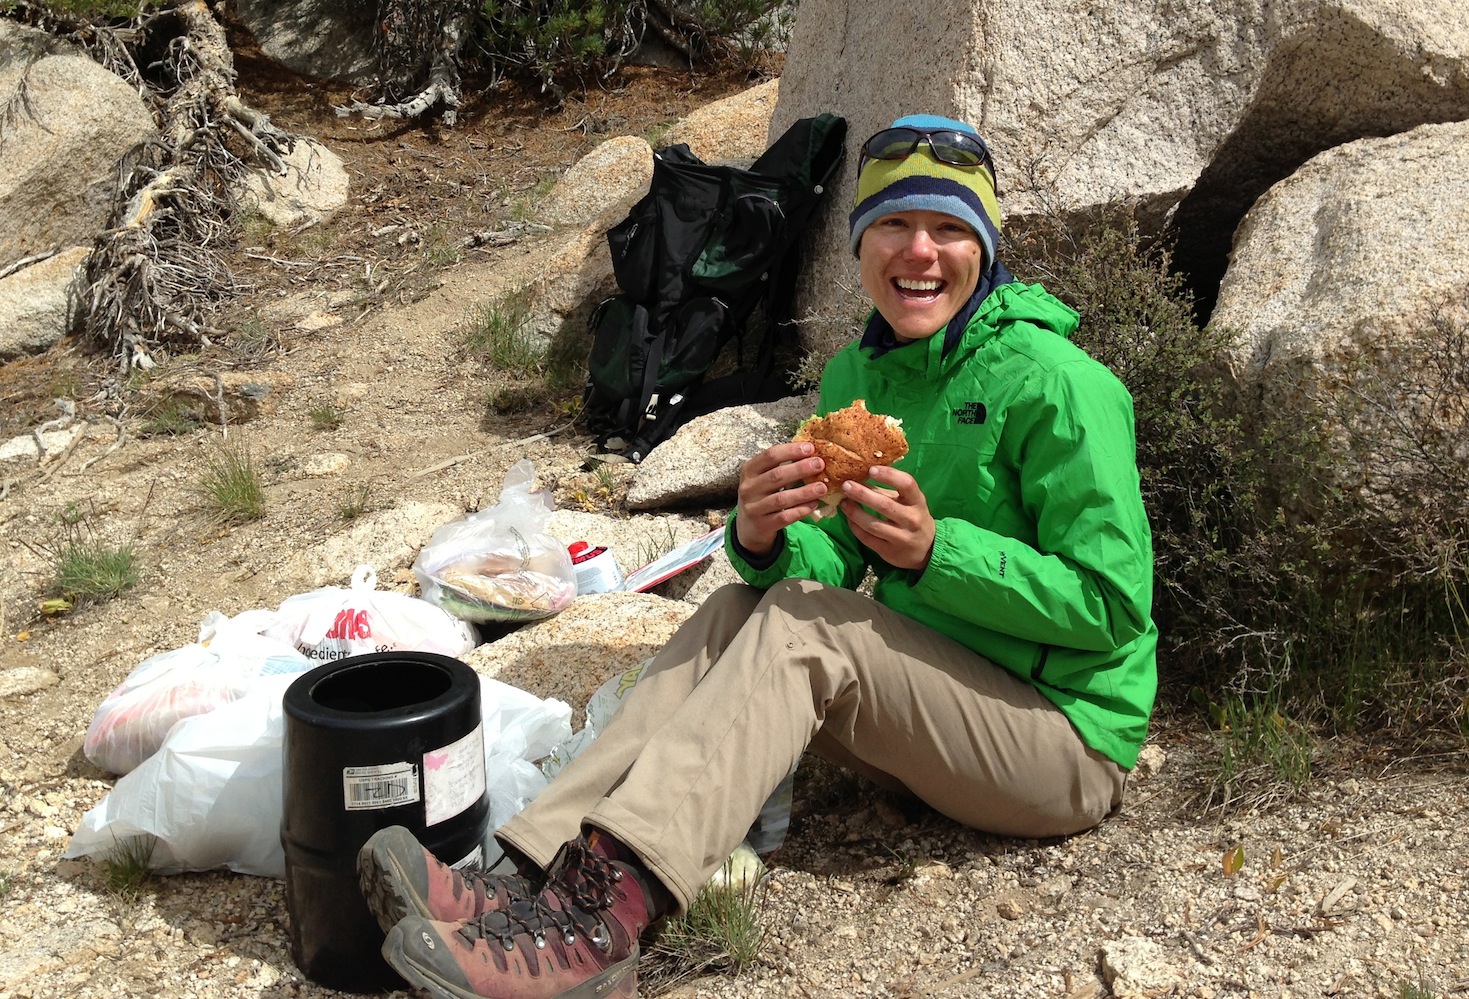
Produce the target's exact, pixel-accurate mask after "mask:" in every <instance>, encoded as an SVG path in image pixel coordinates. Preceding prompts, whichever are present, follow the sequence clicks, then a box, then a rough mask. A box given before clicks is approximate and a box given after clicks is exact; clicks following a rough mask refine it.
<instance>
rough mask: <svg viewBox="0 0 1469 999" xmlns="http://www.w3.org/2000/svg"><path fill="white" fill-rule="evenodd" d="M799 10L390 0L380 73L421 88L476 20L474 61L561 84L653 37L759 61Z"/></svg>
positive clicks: (602, 72)
mask: <svg viewBox="0 0 1469 999" xmlns="http://www.w3.org/2000/svg"><path fill="white" fill-rule="evenodd" d="M793 10H794V4H793V3H791V2H789V0H673V2H671V3H665V2H661V0H660V2H650V0H436V2H433V3H421V2H410V0H381V2H380V3H379V5H378V20H379V22H380V23H383V24H391V25H392V26H393V30H392V31H391V32H390V33H389V35H388V36H387V37H385V38H384V39H383V40H382V44H381V45H380V51H379V69H380V76H381V78H382V79H383V80H384V81H385V85H386V91H387V96H389V97H390V98H391V99H394V100H397V99H401V98H402V97H403V96H405V95H406V94H408V93H410V92H413V91H416V90H417V89H419V88H420V87H421V85H422V82H423V79H424V77H425V75H426V73H427V71H428V69H429V60H428V59H427V58H426V56H425V54H426V53H431V52H433V51H435V48H436V47H437V46H439V45H442V43H443V37H442V34H443V28H444V25H446V24H450V23H462V22H463V21H466V20H468V21H472V22H473V28H472V32H473V39H472V41H473V44H472V45H471V46H467V47H466V51H465V53H464V54H465V56H466V57H467V58H466V60H465V61H466V64H468V65H470V66H472V65H473V64H474V63H475V61H476V60H477V61H478V62H479V63H480V65H482V66H483V67H484V68H486V69H488V70H489V71H490V73H491V74H492V75H496V76H499V75H524V76H530V77H532V78H534V79H538V80H539V81H540V82H541V84H542V87H543V89H548V90H553V91H556V92H558V93H559V92H561V91H563V90H564V89H565V87H567V86H568V85H570V84H572V83H573V82H576V83H579V84H580V86H581V87H582V88H585V87H586V86H587V85H589V84H595V83H596V82H597V81H599V80H601V79H602V78H603V77H605V76H606V75H607V74H608V73H609V72H610V71H612V70H614V69H615V68H616V67H617V66H618V65H619V64H620V63H621V61H622V60H623V59H625V58H626V57H627V56H629V55H631V54H632V52H633V51H634V50H635V49H636V48H637V47H638V45H639V44H640V43H641V42H642V40H643V39H644V38H646V37H658V38H660V39H662V40H663V41H664V42H666V43H667V44H669V45H670V46H672V47H674V48H678V49H682V50H683V51H684V53H685V54H686V56H687V57H688V60H689V62H690V64H691V65H703V64H708V63H711V62H714V61H717V60H720V59H723V58H728V57H734V58H742V59H745V60H747V61H749V60H751V59H752V57H753V55H754V54H758V53H759V52H762V51H764V50H765V49H767V48H769V47H772V46H774V45H776V44H778V43H779V42H780V41H781V40H782V38H783V37H784V36H785V35H786V34H787V33H788V32H789V27H790V21H791V19H792V16H793Z"/></svg>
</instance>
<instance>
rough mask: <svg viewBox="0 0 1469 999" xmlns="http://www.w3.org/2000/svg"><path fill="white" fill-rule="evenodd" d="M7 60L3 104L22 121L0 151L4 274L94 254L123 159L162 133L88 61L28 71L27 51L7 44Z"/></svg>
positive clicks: (48, 61)
mask: <svg viewBox="0 0 1469 999" xmlns="http://www.w3.org/2000/svg"><path fill="white" fill-rule="evenodd" d="M11 37H12V38H13V37H14V36H11ZM7 52H8V53H10V54H11V55H12V58H11V59H10V60H9V61H8V62H6V63H4V65H0V100H8V101H11V102H12V104H11V106H12V107H13V108H14V109H15V111H14V113H13V114H12V115H11V116H10V118H9V120H8V121H7V122H6V124H5V130H4V142H3V143H0V218H3V219H4V220H5V225H4V226H3V227H0V266H4V265H6V264H10V263H13V262H14V261H16V260H19V259H21V258H23V257H28V256H31V255H33V254H35V253H38V252H41V251H45V250H52V249H56V248H57V247H63V246H73V245H77V244H85V245H91V243H92V240H93V239H94V238H95V236H96V234H97V232H98V231H99V230H101V229H103V228H105V227H106V225H107V218H108V214H109V212H110V211H111V208H112V193H113V187H114V184H115V179H116V167H117V160H118V157H119V156H121V155H122V154H123V152H125V151H126V150H127V149H129V148H130V147H132V146H133V145H134V144H135V143H138V142H141V141H142V140H144V139H146V138H149V137H150V136H152V135H154V134H155V133H156V130H155V128H154V124H153V118H152V115H151V114H150V113H149V111H148V107H147V105H145V104H144V103H143V100H142V98H140V97H139V96H138V95H137V94H136V93H135V92H134V91H133V89H132V88H131V87H129V86H128V85H127V84H126V83H124V82H123V81H122V80H121V79H119V78H118V77H116V76H113V75H112V74H111V73H109V72H107V71H106V70H105V69H103V68H102V67H101V66H99V65H97V63H95V62H93V61H92V60H91V59H88V58H86V57H85V56H80V55H66V54H62V55H43V56H42V57H41V58H39V59H37V60H36V61H35V62H28V60H27V58H26V53H25V46H23V45H19V46H18V45H17V44H14V43H7V44H0V55H3V54H5V53H7Z"/></svg>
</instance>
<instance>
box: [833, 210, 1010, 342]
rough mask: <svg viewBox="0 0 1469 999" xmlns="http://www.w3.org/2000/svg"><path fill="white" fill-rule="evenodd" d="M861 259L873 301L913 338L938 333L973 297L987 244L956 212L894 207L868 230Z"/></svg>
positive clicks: (903, 337) (901, 333)
mask: <svg viewBox="0 0 1469 999" xmlns="http://www.w3.org/2000/svg"><path fill="white" fill-rule="evenodd" d="M857 260H858V264H859V267H860V271H861V275H862V287H863V288H864V289H866V291H867V294H868V297H870V298H871V299H872V304H873V305H874V306H876V308H877V311H878V312H880V313H882V317H883V318H884V319H886V320H887V321H888V323H889V324H890V325H891V326H892V327H893V332H894V333H895V334H897V337H898V339H899V340H900V341H902V342H904V343H907V342H909V341H912V340H922V339H924V338H925V337H930V336H933V335H934V334H935V333H937V332H938V331H939V330H941V329H943V328H944V327H945V326H947V325H948V323H949V320H950V319H952V318H954V314H955V313H957V312H958V311H959V309H960V308H962V307H963V305H964V303H965V302H967V301H969V296H970V295H973V294H974V289H975V288H976V287H977V286H978V284H979V275H980V272H981V271H982V270H983V267H984V249H983V247H982V246H981V245H980V242H979V237H978V236H977V235H975V232H974V230H973V229H971V228H970V227H969V226H968V225H966V224H965V223H964V222H962V221H960V220H959V219H957V218H955V217H954V216H952V215H945V214H943V213H942V212H931V211H908V212H892V213H890V214H888V215H883V216H880V217H878V218H877V219H876V220H875V221H873V223H872V224H871V225H869V226H868V227H867V229H866V231H865V232H863V233H862V243H861V245H860V246H859V247H858V251H857Z"/></svg>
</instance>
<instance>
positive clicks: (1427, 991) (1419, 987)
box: [1398, 975, 1438, 999]
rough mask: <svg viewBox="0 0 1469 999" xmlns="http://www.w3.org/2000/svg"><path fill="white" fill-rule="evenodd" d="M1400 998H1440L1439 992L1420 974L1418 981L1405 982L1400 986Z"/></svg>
mask: <svg viewBox="0 0 1469 999" xmlns="http://www.w3.org/2000/svg"><path fill="white" fill-rule="evenodd" d="M1398 999H1438V993H1436V992H1434V991H1433V986H1432V985H1430V984H1429V983H1427V982H1425V981H1424V980H1423V977H1422V976H1421V975H1420V976H1419V978H1418V980H1417V981H1414V982H1403V983H1401V984H1400V985H1399V986H1398Z"/></svg>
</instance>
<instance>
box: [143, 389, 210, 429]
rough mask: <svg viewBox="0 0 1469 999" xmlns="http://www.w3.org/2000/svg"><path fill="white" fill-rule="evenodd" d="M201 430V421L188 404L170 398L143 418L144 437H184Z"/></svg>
mask: <svg viewBox="0 0 1469 999" xmlns="http://www.w3.org/2000/svg"><path fill="white" fill-rule="evenodd" d="M198 429H199V421H198V420H197V419H195V417H194V410H193V407H191V406H190V405H189V404H188V403H187V402H184V401H183V400H181V399H177V398H168V399H166V400H164V401H163V402H162V403H161V404H160V405H158V406H156V407H155V408H154V409H153V410H152V411H150V412H149V413H148V414H147V415H146V416H145V417H144V418H143V426H142V434H143V436H144V437H182V436H183V435H184V434H191V433H193V432H194V431H195V430H198Z"/></svg>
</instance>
